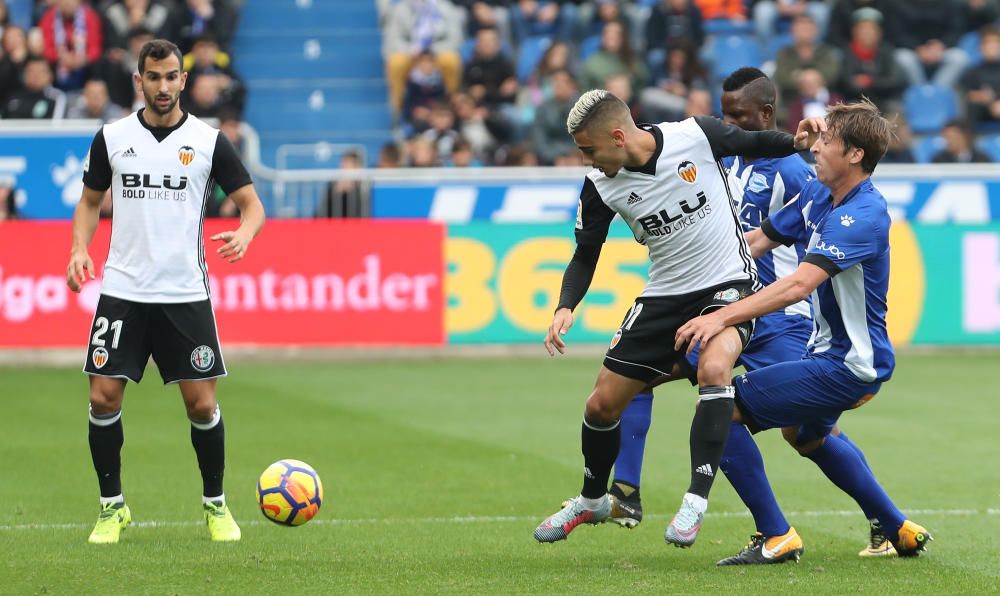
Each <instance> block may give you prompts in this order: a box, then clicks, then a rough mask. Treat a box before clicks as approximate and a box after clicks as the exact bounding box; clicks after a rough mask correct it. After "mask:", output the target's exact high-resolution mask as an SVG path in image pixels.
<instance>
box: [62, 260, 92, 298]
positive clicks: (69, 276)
mask: <svg viewBox="0 0 1000 596" xmlns="http://www.w3.org/2000/svg"><path fill="white" fill-rule="evenodd" d="M88 274H89V275H90V279H94V262H93V261H92V260H90V255H89V254H87V251H74V252H73V253H72V254H71V255H70V258H69V265H67V266H66V284H67V285H68V286H69V289H71V290H73V291H74V292H79V291H80V288H82V287H83V284H85V283H87V275H88Z"/></svg>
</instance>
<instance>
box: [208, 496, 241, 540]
mask: <svg viewBox="0 0 1000 596" xmlns="http://www.w3.org/2000/svg"><path fill="white" fill-rule="evenodd" d="M205 523H206V524H208V533H209V534H210V535H211V536H212V540H213V541H214V542H236V541H238V540H239V539H240V536H241V533H240V527H239V526H238V525H236V520H235V519H233V514H232V513H229V507H227V506H226V503H225V501H209V502H207V503H205Z"/></svg>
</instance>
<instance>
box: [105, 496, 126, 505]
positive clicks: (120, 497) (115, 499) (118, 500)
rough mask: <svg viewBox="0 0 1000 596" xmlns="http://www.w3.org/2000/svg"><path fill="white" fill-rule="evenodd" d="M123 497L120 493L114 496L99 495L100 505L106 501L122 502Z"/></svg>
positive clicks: (106, 502)
mask: <svg viewBox="0 0 1000 596" xmlns="http://www.w3.org/2000/svg"><path fill="white" fill-rule="evenodd" d="M124 502H125V497H123V496H122V495H117V496H114V497H101V507H104V506H105V505H107V504H108V503H124Z"/></svg>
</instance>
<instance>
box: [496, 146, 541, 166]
mask: <svg viewBox="0 0 1000 596" xmlns="http://www.w3.org/2000/svg"><path fill="white" fill-rule="evenodd" d="M503 165H505V166H518V167H526V168H533V167H536V166H538V155H537V154H536V153H535V151H534V149H532V148H531V147H530V146H529V145H527V144H524V143H521V144H518V145H514V146H513V147H511V148H510V149H509V150H508V151H507V155H506V158H505V159H504V161H503Z"/></svg>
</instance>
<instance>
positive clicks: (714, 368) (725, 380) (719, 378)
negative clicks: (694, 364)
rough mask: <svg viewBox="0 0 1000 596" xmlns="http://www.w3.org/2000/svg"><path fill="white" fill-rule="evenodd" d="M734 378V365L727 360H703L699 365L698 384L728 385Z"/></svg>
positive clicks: (718, 358)
mask: <svg viewBox="0 0 1000 596" xmlns="http://www.w3.org/2000/svg"><path fill="white" fill-rule="evenodd" d="M732 376H733V364H732V363H731V362H729V360H728V359H726V358H720V357H716V358H702V359H701V361H700V362H699V363H698V384H699V385H701V386H702V387H704V386H705V385H728V384H729V381H730V378H731V377H732Z"/></svg>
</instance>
